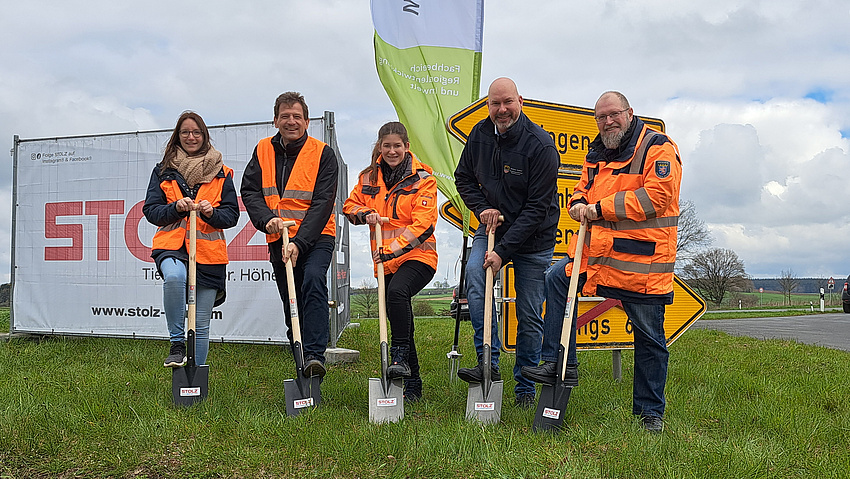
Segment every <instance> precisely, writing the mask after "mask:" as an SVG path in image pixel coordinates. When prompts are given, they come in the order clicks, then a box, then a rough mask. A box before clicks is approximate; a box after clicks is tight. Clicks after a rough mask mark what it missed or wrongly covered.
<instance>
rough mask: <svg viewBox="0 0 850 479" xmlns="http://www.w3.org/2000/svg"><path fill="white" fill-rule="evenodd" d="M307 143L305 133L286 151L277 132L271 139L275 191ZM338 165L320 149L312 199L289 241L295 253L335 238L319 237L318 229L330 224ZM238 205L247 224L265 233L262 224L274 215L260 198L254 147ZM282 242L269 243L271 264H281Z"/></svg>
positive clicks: (259, 172) (327, 150)
mask: <svg viewBox="0 0 850 479" xmlns="http://www.w3.org/2000/svg"><path fill="white" fill-rule="evenodd" d="M306 141H307V134H306V133H305V134H304V136H303V137H301V138H300V139H299V140H296V141H293V142H291V143H290V144H289V145H287V146H286V148H284V147H283V143H281V141H280V133H277V134H275V136H273V137H272V146H273V147H274V155H275V169H276V172H277V189H278V192H280V191H283V190H284V189H286V182H287V181H289V173H290V172H291V171H292V168H293V166H294V164H295V160H296V159H297V158H298V153H300V152H301V147H303V146H304V142H306ZM338 172H339V164H338V163H337V160H336V154H335V153H334V151H333V149H332V148H331V147H330V146H328V145H325V148H324V149H323V150H322V157H321V159H320V160H319V172H318V178H316V186H315V188H314V189H313V198H312V201H311V203H310V207H309V208H308V209H307V215H306V217H305V218H304V221H302V222H301V225H300V226H299V227H298V233H297V234H296V235H295V237H293V238H292V242H293V243H295V245H296V246H298V251H300V252H301V253H306V252H307V251H309V250H310V248H312V247H313V245H315V244H316V242H317V241H319V240H320V239H321V240H323V241H335V238H334V237H332V236H329V235H323V234H322V230H323V229H324V228H325V225H327V224H328V221H330V217H331V215H332V214H333V212H334V204H335V203H334V202H335V200H336V187H337V181H338V178H337V176H338ZM240 191H241V193H242V203H243V204H244V205H245V209H246V210H247V211H248V216H249V217H250V218H251V222H252V223H253V224H254V227H256V228H257V229H258V230H260V231H262V232H264V233H266V223H268V222H269V220H271V219H272V218H274V217H276V216H277V215H276V214H275V213H274V211H272V210H271V208H269V207H268V205H266V199H265V197H264V196H263V171H262V169H261V168H260V162H259V160H258V159H257V148H256V147H254V155H253V156H252V157H251V160H250V161H249V162H248V164H247V165H246V166H245V172H244V173H243V175H242V187H241V188H240ZM282 242H283V240H282V239H281V240H278V241H275V242H274V243H269V255H270V259H271V260H272V261H282V258H281V244H282Z"/></svg>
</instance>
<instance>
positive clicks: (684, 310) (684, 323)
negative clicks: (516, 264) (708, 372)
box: [501, 265, 706, 351]
mask: <svg viewBox="0 0 850 479" xmlns="http://www.w3.org/2000/svg"><path fill="white" fill-rule="evenodd" d="M512 266H513V265H508V266H507V267H506V268H505V270H504V273H503V274H502V278H503V279H504V282H503V283H502V284H503V286H504V287H503V291H504V292H505V293H506V294H505V297H507V298H508V300H507V301H504V302H503V303H502V305H503V307H502V308H501V311H502V313H503V314H504V316H503V317H502V319H503V320H502V330H501V337H502V348H503V349H504V350H506V351H514V350H515V349H516V328H517V319H516V305H515V304H514V303H513V301H512V299H513V298H515V297H516V292H515V289H514V278H513V277H514V271H513V267H512ZM602 299H603V298H579V302H578V314H579V319H578V321H579V324H581V319H582V318H581V315H583V314H585V313H587V312H588V311H589V310H590V309H591V308H593V307H595V306H596V305H598V304H599V303H600V302H601V301H602ZM705 310H706V304H705V301H704V300H703V299H702V298H700V296H699V295H698V294H696V293H695V292H694V290H692V289H691V288H690V287H689V286H688V285H687V284H685V282H684V281H682V280H681V279H680V278H679V277H678V276H674V278H673V304H671V305H668V306H667V308H666V311H665V314H664V332H665V333H666V335H667V344H668V345H670V344H672V343H673V341H675V340H676V339H678V337H679V336H681V335H682V333H684V332H685V330H687V329H688V328H689V327H690V326H691V325H692V324H694V322H696V320H697V319H699V318H700V317H701V316H702V315H703V313H705ZM633 348H634V335H633V334H632V325H631V323H630V322H629V320H628V317H626V312H625V311H623V308H622V307H620V306H615V307H613V308H611V309H609V310H607V311H606V312H604V313H602V314H600V315H599V316H597V317H595V318H594V319H592V320H591V321H590V322H589V323H587V324H585V325H584V326H582V327H579V328H578V330H577V331H576V349H579V350H585V351H587V350H596V349H633Z"/></svg>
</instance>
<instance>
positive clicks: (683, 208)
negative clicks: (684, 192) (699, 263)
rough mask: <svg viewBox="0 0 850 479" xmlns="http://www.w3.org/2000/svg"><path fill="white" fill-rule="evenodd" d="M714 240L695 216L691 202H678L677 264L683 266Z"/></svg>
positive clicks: (703, 223)
mask: <svg viewBox="0 0 850 479" xmlns="http://www.w3.org/2000/svg"><path fill="white" fill-rule="evenodd" d="M712 241H714V238H713V237H712V236H711V232H710V231H708V228H707V227H706V226H705V222H704V221H702V220H701V219H699V217H698V216H697V209H696V206H694V203H693V201H690V200H685V201H683V200H679V232H678V236H677V238H676V256H677V261H676V263H677V264H680V265H684V264H685V263H686V262H687V261H688V260H690V259H691V258H693V256H694V255H695V254H696V253H698V252H699V251H700V250H703V249H705V248H708V247H709V246H710V245H711V243H712Z"/></svg>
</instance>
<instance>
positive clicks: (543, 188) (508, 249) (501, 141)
mask: <svg viewBox="0 0 850 479" xmlns="http://www.w3.org/2000/svg"><path fill="white" fill-rule="evenodd" d="M487 109H488V112H489V116H488V117H487V118H485V119H483V120H481V121H480V122H478V124H476V125H475V127H473V129H472V131H471V132H470V135H469V140H468V141H467V143H466V146H465V147H464V149H463V153H461V156H460V162H459V163H458V166H457V169H456V170H455V184H456V185H457V190H458V193H460V196H461V198H463V202H464V203H466V206H467V207H468V208H469V209H470V210H471V211H472V212H473V213H474V214H475V215H476V216H477V217H478V220H479V221H480V222H481V226H480V227H479V228H478V231H476V232H475V237H474V238H473V240H472V250H471V253H470V256H469V261H468V262H467V267H466V287H467V299H468V301H469V314H470V319H471V322H472V326H473V328H474V329H475V335H474V343H475V349H476V351H477V353H478V365H477V366H476V367H474V368H461V369H460V370H458V373H457V375H458V377H459V378H461V379H463V380H464V381H467V382H481V381H482V378H483V375H484V366H483V364H482V355H483V336H484V328H493V336H492V337H493V343H492V345H491V346H492V349H493V354H492V358H491V359H492V368H491V369H492V371H491V373H492V378H493V379H494V380H500V379H501V375H500V372H499V367H498V364H499V349H500V346H501V343H500V341H499V336H498V332H497V330H496V321H495V316H494V318H493V321H492V323H491V324H484V289H485V279H486V271H487V268H490V267H492V268H493V271H495V272H498V271H499V270H500V269H501V268H502V266H504V265H506V264H507V263H508V262H510V261H513V266H514V278H515V281H514V284H516V303H515V304H516V311H517V338H516V366H514V371H513V372H514V378H515V379H516V386H515V388H514V394H515V401H516V404H517V405H518V406H520V407H531V406H533V405H534V395H535V390H534V383H533V382H532V381H530V380H528V379H526V378H524V377H523V376H522V375H521V374H520V368H521V367H522V366H534V365H536V364H537V363H538V362H539V361H540V344H541V338H542V336H543V319H542V317H541V314H542V310H543V285H544V276H543V275H544V271H545V270H546V268H547V267H548V266H549V262H550V261H552V253H553V251H554V248H555V230H556V229H557V227H558V219H559V215H560V210H559V208H558V204H557V198H556V196H555V192H556V189H557V179H558V165H559V164H560V159H559V157H558V151H557V150H556V149H555V143H554V142H553V141H552V138H551V137H550V136H549V134H547V133H546V132H545V131H544V130H543V128H541V127H540V126H538V125H536V124H535V123H534V122H532V121H531V120H529V119H528V117H527V116H525V114H524V113H523V112H522V97H521V96H520V95H519V93H518V92H517V87H516V84H514V82H513V81H512V80H511V79H509V78H499V79H497V80H495V81H494V82H493V83H492V84H491V85H490V89H489V91H488V98H487ZM500 216H503V217H504V222H502V221H500V220H499V217H500ZM491 230H495V234H496V246H495V248H494V249H493V252H492V253H488V252H487V234H488V233H489V232H490V231H491Z"/></svg>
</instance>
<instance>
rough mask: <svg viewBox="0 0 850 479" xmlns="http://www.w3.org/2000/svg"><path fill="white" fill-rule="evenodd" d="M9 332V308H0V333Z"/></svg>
mask: <svg viewBox="0 0 850 479" xmlns="http://www.w3.org/2000/svg"><path fill="white" fill-rule="evenodd" d="M8 332H9V307H8V306H0V333H8Z"/></svg>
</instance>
